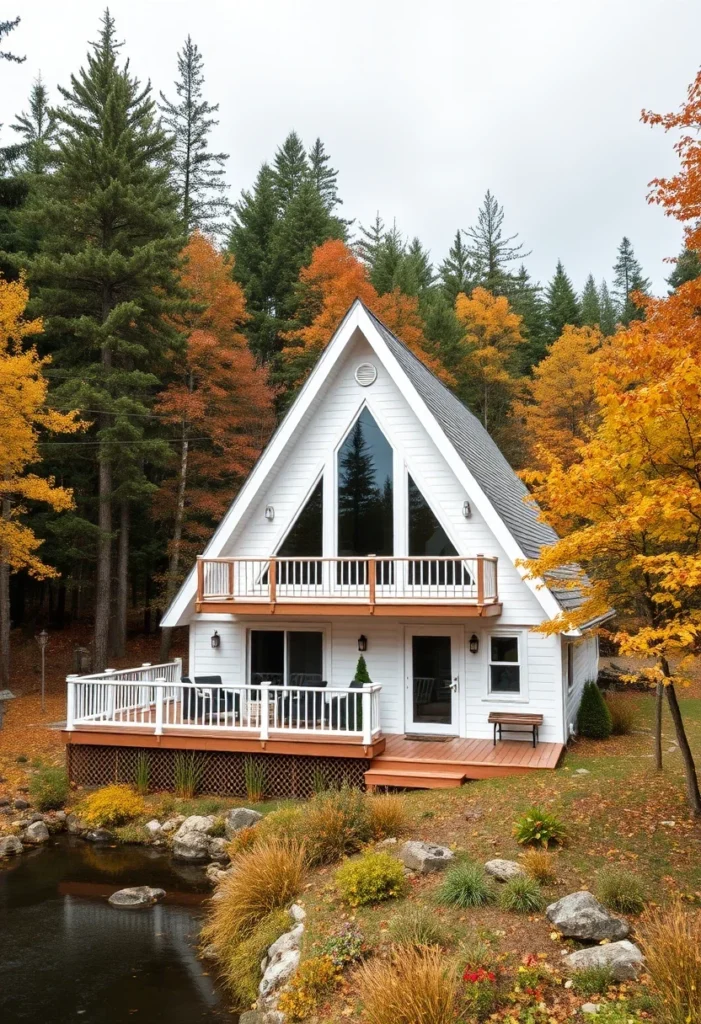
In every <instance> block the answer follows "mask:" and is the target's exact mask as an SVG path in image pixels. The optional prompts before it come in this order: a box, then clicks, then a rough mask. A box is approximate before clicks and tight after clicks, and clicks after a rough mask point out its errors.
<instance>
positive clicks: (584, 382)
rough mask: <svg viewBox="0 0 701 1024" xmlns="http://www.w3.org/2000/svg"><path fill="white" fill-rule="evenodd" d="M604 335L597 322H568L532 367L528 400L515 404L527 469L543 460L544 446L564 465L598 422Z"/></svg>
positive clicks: (566, 465)
mask: <svg viewBox="0 0 701 1024" xmlns="http://www.w3.org/2000/svg"><path fill="white" fill-rule="evenodd" d="M602 340H603V339H602V335H601V332H600V331H599V329H598V328H593V327H571V326H567V327H565V329H564V331H563V332H562V334H561V335H560V337H559V338H558V339H557V341H555V342H554V343H553V344H552V345H551V346H550V349H549V350H548V354H547V355H546V357H545V359H543V360H542V362H540V363H539V364H538V365H537V366H535V367H534V369H533V376H532V378H531V379H530V380H528V381H527V382H526V385H525V386H526V391H527V396H528V397H527V400H526V401H525V402H523V403H521V404H520V405H519V406H518V408H517V410H516V413H517V415H518V416H519V417H521V418H522V419H523V423H524V430H523V435H524V438H525V439H526V442H527V444H528V455H529V458H528V462H527V465H528V468H529V469H535V468H536V467H537V466H539V465H542V463H543V456H542V454H541V453H542V452H543V451H545V452H547V453H548V454H547V457H546V459H547V460H549V459H550V458H551V457H555V458H557V460H558V461H559V463H560V464H561V465H562V466H564V467H565V468H567V467H568V466H570V465H571V464H572V463H573V462H575V461H576V459H577V458H578V457H579V451H580V448H581V445H582V443H583V442H584V441H585V440H586V438H587V437H588V434H589V431H590V430H591V429H592V428H593V427H594V426H595V424H596V394H595V390H594V383H593V373H594V353H595V352H596V351H597V349H599V348H600V346H601V343H602Z"/></svg>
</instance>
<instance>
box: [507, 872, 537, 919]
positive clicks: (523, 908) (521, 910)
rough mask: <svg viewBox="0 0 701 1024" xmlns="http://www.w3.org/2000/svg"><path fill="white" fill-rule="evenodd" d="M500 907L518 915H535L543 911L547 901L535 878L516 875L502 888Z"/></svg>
mask: <svg viewBox="0 0 701 1024" xmlns="http://www.w3.org/2000/svg"><path fill="white" fill-rule="evenodd" d="M499 906H500V907H501V909H502V910H514V911H516V913H517V914H535V913H537V912H538V911H539V910H542V909H543V907H544V906H545V900H544V899H543V894H542V892H541V891H540V885H539V884H538V882H536V880H535V879H534V878H528V876H527V875H516V876H515V877H514V878H510V879H509V881H508V882H505V883H504V885H502V886H501V888H500V890H499Z"/></svg>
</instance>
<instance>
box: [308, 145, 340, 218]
mask: <svg viewBox="0 0 701 1024" xmlns="http://www.w3.org/2000/svg"><path fill="white" fill-rule="evenodd" d="M308 159H309V176H310V178H311V180H312V182H313V183H314V186H315V188H316V190H317V192H318V193H319V195H320V196H321V201H322V202H323V204H324V206H325V207H326V209H327V210H328V212H329V213H332V212H333V210H334V208H335V207H336V206H339V205H340V204H342V203H343V200H342V199H339V197H338V183H337V182H338V171H335V170H334V169H333V167H329V162H330V160H331V157H330V156H329V155H328V153H327V152H326V150H325V149H324V143H323V142H322V141H321V139H317V140H316V142H315V143H314V145H313V146H312V148H311V149H310V150H309V157H308Z"/></svg>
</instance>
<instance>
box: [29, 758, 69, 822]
mask: <svg viewBox="0 0 701 1024" xmlns="http://www.w3.org/2000/svg"><path fill="white" fill-rule="evenodd" d="M29 795H30V796H31V798H32V803H33V804H34V806H35V807H36V808H37V809H38V810H40V811H58V810H60V808H61V807H63V805H64V804H65V802H66V800H67V799H68V776H67V774H66V769H65V768H57V767H54V766H53V765H42V766H41V767H40V768H39V769H38V770H37V771H36V772H34V774H33V775H32V777H31V779H30V781H29Z"/></svg>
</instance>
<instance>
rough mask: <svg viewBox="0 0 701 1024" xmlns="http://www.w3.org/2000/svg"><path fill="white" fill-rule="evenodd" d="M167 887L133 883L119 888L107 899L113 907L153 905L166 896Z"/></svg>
mask: <svg viewBox="0 0 701 1024" xmlns="http://www.w3.org/2000/svg"><path fill="white" fill-rule="evenodd" d="M165 894H166V892H165V889H153V888H152V887H151V886H150V885H132V886H130V887H128V888H126V889H118V890H117V892H113V893H112V895H111V896H110V897H109V899H108V900H107V902H108V903H110V904H111V905H112V906H113V907H129V908H131V907H135V908H138V907H152V906H153V905H154V903H158V901H159V900H162V899H163V897H164V896H165Z"/></svg>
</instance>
